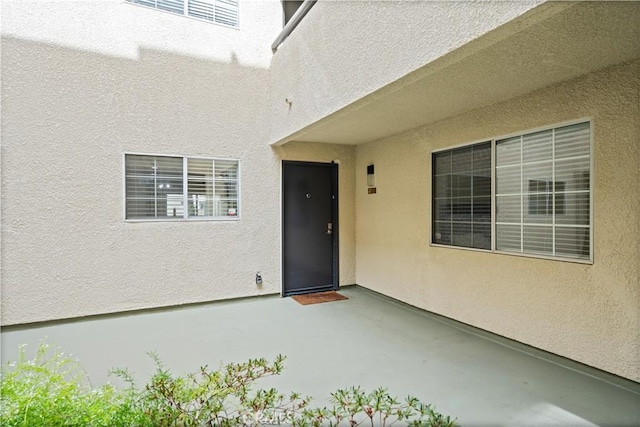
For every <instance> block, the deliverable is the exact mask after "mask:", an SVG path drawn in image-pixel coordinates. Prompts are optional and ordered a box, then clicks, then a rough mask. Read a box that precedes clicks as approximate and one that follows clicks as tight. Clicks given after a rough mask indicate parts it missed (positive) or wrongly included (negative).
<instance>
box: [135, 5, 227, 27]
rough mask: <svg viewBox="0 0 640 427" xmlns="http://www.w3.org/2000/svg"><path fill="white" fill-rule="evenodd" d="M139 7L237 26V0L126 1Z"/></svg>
mask: <svg viewBox="0 0 640 427" xmlns="http://www.w3.org/2000/svg"><path fill="white" fill-rule="evenodd" d="M126 1H127V2H128V3H134V4H138V5H141V6H146V7H151V8H153V9H158V10H163V11H165V12H170V13H175V14H177V15H185V16H189V17H191V18H196V19H201V20H204V21H209V22H214V23H216V24H222V25H228V26H230V27H238V26H239V0H126Z"/></svg>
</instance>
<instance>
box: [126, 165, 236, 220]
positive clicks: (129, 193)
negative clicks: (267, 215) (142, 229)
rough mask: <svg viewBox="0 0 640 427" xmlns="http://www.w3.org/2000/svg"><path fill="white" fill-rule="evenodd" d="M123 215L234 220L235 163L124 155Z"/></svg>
mask: <svg viewBox="0 0 640 427" xmlns="http://www.w3.org/2000/svg"><path fill="white" fill-rule="evenodd" d="M124 161H125V193H126V194H125V199H126V202H125V210H126V212H125V218H126V219H130V220H145V219H166V220H179V219H237V218H238V217H239V214H240V212H239V190H238V189H239V162H238V160H229V159H209V158H198V157H170V156H147V155H138V154H125V159H124Z"/></svg>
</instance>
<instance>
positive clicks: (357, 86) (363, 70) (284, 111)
mask: <svg viewBox="0 0 640 427" xmlns="http://www.w3.org/2000/svg"><path fill="white" fill-rule="evenodd" d="M541 3H544V0H529V1H495V2H468V1H460V2H450V1H447V2H442V1H340V0H338V1H332V0H320V1H318V2H317V3H316V4H315V6H314V7H313V8H312V9H311V10H310V11H309V13H308V14H307V15H306V16H305V18H304V19H303V20H302V22H301V23H300V25H299V26H298V27H297V28H295V29H294V31H293V32H292V33H291V35H290V36H289V38H288V39H287V40H285V42H284V43H283V44H282V45H281V46H280V47H279V48H278V51H277V52H276V54H275V55H274V56H273V61H272V70H273V73H272V81H271V97H272V104H271V129H272V133H271V141H272V142H276V141H280V140H281V139H282V138H285V137H287V136H289V135H290V134H293V133H294V132H296V131H298V130H300V129H301V128H303V127H305V126H307V125H309V124H312V123H314V122H316V121H318V120H320V119H322V118H324V117H326V116H327V115H329V114H331V113H333V112H335V111H337V110H339V109H341V108H343V107H345V106H347V105H349V104H351V103H352V102H354V101H356V100H358V99H360V98H362V97H363V96H365V95H368V94H370V93H371V92H374V91H375V90H377V89H379V88H381V87H383V86H385V85H387V84H389V83H391V82H393V81H395V80H397V79H399V78H400V77H403V76H405V75H406V74H407V73H410V72H412V71H414V70H416V69H418V68H420V67H422V66H424V65H425V64H430V63H433V62H434V61H436V60H438V59H439V58H441V57H443V56H445V55H446V54H447V53H449V52H452V51H454V50H456V49H458V48H460V47H462V46H465V45H466V44H468V43H469V42H470V41H472V40H476V39H478V38H479V37H480V36H482V35H484V34H486V33H488V32H490V31H491V30H494V29H496V28H497V27H500V26H501V25H503V24H504V23H507V22H509V21H512V20H514V19H516V18H518V17H520V16H521V15H523V14H525V13H527V12H529V11H531V10H532V9H534V8H535V7H536V6H538V5H540V4H541ZM554 7H555V8H556V9H558V8H562V7H564V5H560V6H554ZM547 12H548V8H543V10H541V11H537V12H535V13H537V14H539V15H544V14H545V13H547ZM531 21H534V20H531ZM513 28H514V29H513V30H510V31H515V28H517V26H514V27H513ZM322 35H324V36H322ZM499 37H501V35H497V34H496V35H495V37H486V38H484V39H483V40H484V41H483V42H482V43H493V42H495V41H496V39H497V38H499ZM477 48H479V47H474V48H473V49H477ZM460 53H461V54H462V52H460ZM286 99H288V100H290V101H291V105H289V104H288V103H287V102H286V101H285V100H286ZM321 142H322V141H321Z"/></svg>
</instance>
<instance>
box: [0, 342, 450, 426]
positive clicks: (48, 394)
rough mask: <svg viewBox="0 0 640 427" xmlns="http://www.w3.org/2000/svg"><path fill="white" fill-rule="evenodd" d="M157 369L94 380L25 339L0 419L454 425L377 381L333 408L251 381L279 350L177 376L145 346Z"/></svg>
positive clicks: (272, 369) (5, 373) (0, 399)
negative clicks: (144, 376) (141, 381)
mask: <svg viewBox="0 0 640 427" xmlns="http://www.w3.org/2000/svg"><path fill="white" fill-rule="evenodd" d="M150 356H151V357H152V359H153V360H154V361H155V364H156V371H155V373H154V374H153V375H152V377H151V379H150V380H149V381H148V382H147V383H146V384H145V386H144V387H143V388H141V389H138V388H137V387H136V386H135V383H134V380H133V377H132V375H131V374H130V373H129V372H128V371H127V370H126V369H117V370H114V371H113V373H114V374H115V375H117V376H119V377H121V378H122V379H123V380H124V381H125V382H127V383H128V384H129V387H128V388H126V389H124V390H118V389H116V388H114V387H113V386H112V385H105V386H102V387H91V384H90V382H89V380H88V377H87V375H86V374H85V372H84V370H83V369H82V367H81V366H80V364H79V363H78V362H77V361H76V360H75V359H72V358H71V357H69V356H66V355H65V354H64V353H62V352H61V351H60V350H58V349H53V350H52V349H51V348H50V347H49V346H48V345H46V344H41V345H40V347H39V349H38V351H37V353H36V356H35V358H34V359H31V360H27V358H26V357H25V351H24V347H22V348H21V350H20V357H19V359H18V361H17V362H15V363H9V364H7V365H6V366H3V367H2V370H1V371H0V381H1V387H0V425H1V426H6V427H18V426H21V427H40V426H47V427H58V426H60V427H62V426H65V427H67V426H68V427H71V426H73V427H75V426H90V427H93V426H96V427H101V426H105V427H106V426H108V427H125V426H126V427H151V426H154V427H170V426H172V427H178V426H180V427H196V426H197V427H200V426H203V427H210V426H221V427H232V426H263V425H273V424H285V425H292V426H294V427H305V426H314V427H316V426H323V425H328V426H341V425H346V426H347V427H354V426H360V425H365V424H366V425H371V426H390V425H392V424H396V423H397V424H398V425H411V426H424V427H453V426H455V425H456V423H455V420H451V419H450V417H448V416H444V415H442V414H440V413H437V412H435V411H434V410H433V408H432V407H431V406H430V405H426V404H424V403H422V402H420V401H419V400H418V399H416V398H415V397H412V396H408V397H407V398H406V399H404V400H403V401H399V400H398V398H396V397H393V396H391V395H390V394H389V393H388V392H387V390H386V389H383V388H378V389H376V390H374V391H373V392H371V393H366V392H365V391H363V390H362V389H361V388H360V387H350V388H348V389H344V390H342V389H341V390H337V391H336V392H335V393H332V394H331V403H332V406H331V407H330V408H327V407H323V408H310V407H309V401H310V399H309V398H302V397H301V396H300V395H299V394H298V393H291V394H290V395H284V394H282V393H280V392H278V391H277V390H276V389H274V388H271V389H267V390H263V389H256V390H255V391H254V389H253V388H254V385H255V383H256V381H258V380H259V379H261V378H265V377H268V376H272V375H279V374H280V373H281V372H282V369H283V362H284V359H285V358H284V356H278V357H277V358H276V360H275V361H273V362H271V363H270V362H268V361H267V360H265V359H250V360H249V361H248V362H245V363H229V364H227V365H224V366H223V367H222V368H221V369H220V370H211V369H209V368H208V367H207V366H204V367H202V368H200V369H199V370H198V371H197V372H195V373H190V374H187V375H183V376H174V375H173V374H171V372H170V371H169V370H168V369H166V368H165V367H164V366H163V364H162V362H161V361H160V359H159V357H158V356H157V355H156V354H154V353H150Z"/></svg>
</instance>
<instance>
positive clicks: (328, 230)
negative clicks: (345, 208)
mask: <svg viewBox="0 0 640 427" xmlns="http://www.w3.org/2000/svg"><path fill="white" fill-rule="evenodd" d="M326 234H333V223H332V222H328V223H327V233H326Z"/></svg>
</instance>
